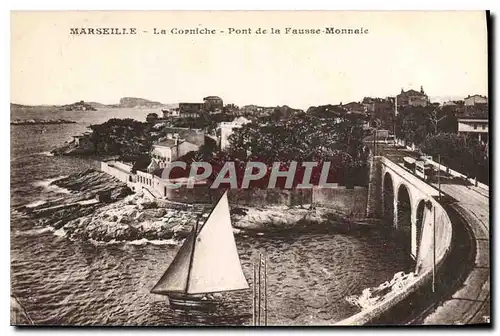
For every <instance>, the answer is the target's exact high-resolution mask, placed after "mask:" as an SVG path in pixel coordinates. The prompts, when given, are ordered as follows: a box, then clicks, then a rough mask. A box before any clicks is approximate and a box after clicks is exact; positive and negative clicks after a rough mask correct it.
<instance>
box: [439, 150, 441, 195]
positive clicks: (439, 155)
mask: <svg viewBox="0 0 500 336" xmlns="http://www.w3.org/2000/svg"><path fill="white" fill-rule="evenodd" d="M438 163H439V169H438V191H439V200H440V201H441V154H438Z"/></svg>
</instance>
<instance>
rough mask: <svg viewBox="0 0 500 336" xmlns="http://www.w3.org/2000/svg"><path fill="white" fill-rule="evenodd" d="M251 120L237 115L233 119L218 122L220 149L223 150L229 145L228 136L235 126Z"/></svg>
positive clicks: (237, 126)
mask: <svg viewBox="0 0 500 336" xmlns="http://www.w3.org/2000/svg"><path fill="white" fill-rule="evenodd" d="M250 122H251V121H250V120H248V119H247V118H245V117H238V118H236V119H234V120H233V121H228V122H221V123H220V124H219V128H220V149H221V150H224V149H226V147H227V146H228V145H229V141H228V139H229V136H230V135H231V134H233V132H234V129H235V128H240V127H243V125H245V124H248V123H250Z"/></svg>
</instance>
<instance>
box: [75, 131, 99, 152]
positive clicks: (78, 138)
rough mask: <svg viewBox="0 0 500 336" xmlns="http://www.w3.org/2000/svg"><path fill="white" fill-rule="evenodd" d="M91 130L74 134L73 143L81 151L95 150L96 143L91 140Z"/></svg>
mask: <svg viewBox="0 0 500 336" xmlns="http://www.w3.org/2000/svg"><path fill="white" fill-rule="evenodd" d="M91 134H92V133H90V132H85V133H83V134H82V135H73V144H74V145H75V146H76V147H77V148H78V150H81V151H93V150H94V143H93V142H92V140H91Z"/></svg>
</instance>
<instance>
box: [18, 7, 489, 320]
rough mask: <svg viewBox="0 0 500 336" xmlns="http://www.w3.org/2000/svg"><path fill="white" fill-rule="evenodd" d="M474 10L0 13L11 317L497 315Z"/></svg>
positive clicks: (485, 15) (478, 21) (484, 84)
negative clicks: (6, 18)
mask: <svg viewBox="0 0 500 336" xmlns="http://www.w3.org/2000/svg"><path fill="white" fill-rule="evenodd" d="M489 22H490V18H489V12H487V11H453V12H451V11H450V12H446V11H439V12H438V11H418V12H417V11H405V12H403V11H401V12H398V11H358V12H354V11H353V12H348V11H53V12H51V11H14V12H11V104H10V116H11V118H10V120H11V121H10V137H11V157H10V169H11V177H10V178H11V179H10V182H11V206H10V209H11V223H10V232H11V246H10V248H11V256H10V258H11V259H10V260H11V266H10V267H11V268H10V273H11V279H10V283H11V325H14V326H48V325H50V326H143V327H148V326H164V327H169V326H245V327H254V326H264V327H265V326H268V327H271V326H379V325H385V326H387V325H394V326H396V325H475V324H481V325H486V326H491V321H490V311H491V300H490V256H489V253H490V231H489V223H490V221H489V220H490V211H489V208H490V203H489V195H490V192H489V190H490V189H489V188H490V187H489V184H490V179H489V174H490V172H489V166H490V165H489V163H490V151H489V146H490V139H489V101H488V99H489V98H488V89H489V88H488V34H489V33H490V32H489V31H488V28H489Z"/></svg>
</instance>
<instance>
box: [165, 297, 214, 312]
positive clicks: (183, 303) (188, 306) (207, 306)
mask: <svg viewBox="0 0 500 336" xmlns="http://www.w3.org/2000/svg"><path fill="white" fill-rule="evenodd" d="M168 301H169V304H170V307H171V308H172V309H181V310H201V311H210V310H215V309H217V306H218V304H219V302H218V301H216V300H208V299H207V300H202V299H201V298H198V297H190V296H180V295H168Z"/></svg>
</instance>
